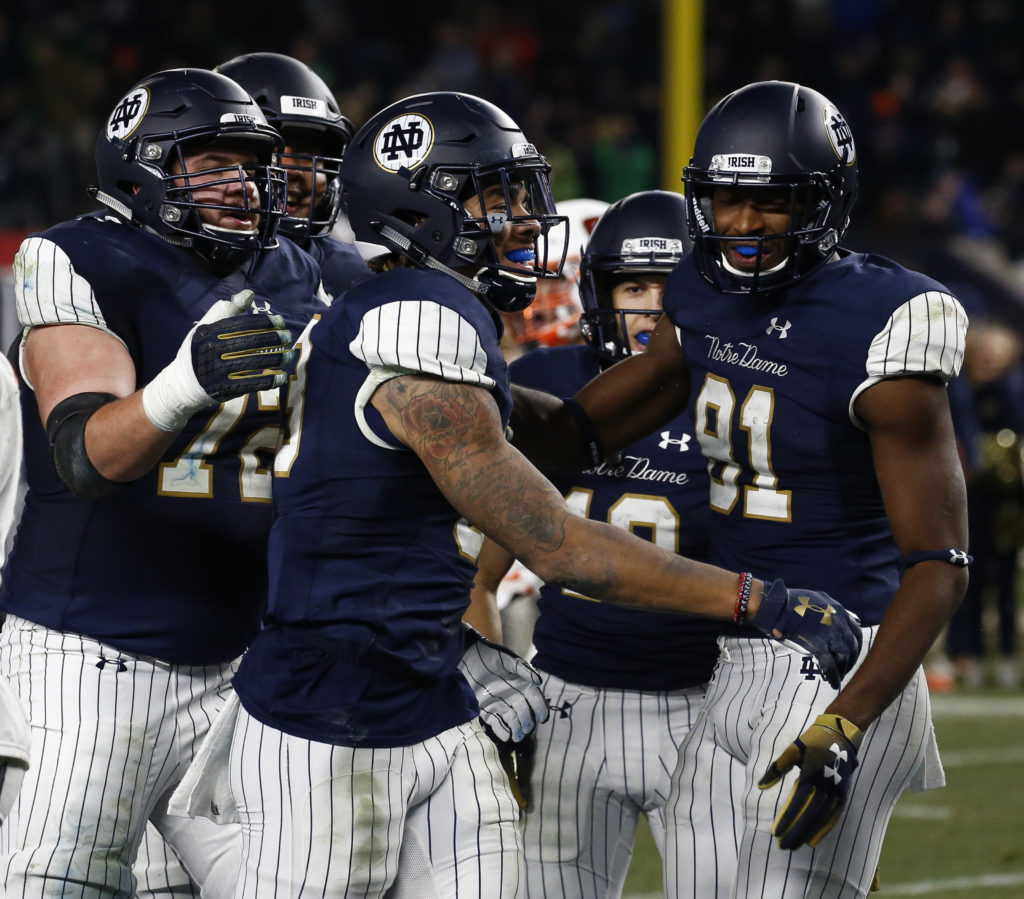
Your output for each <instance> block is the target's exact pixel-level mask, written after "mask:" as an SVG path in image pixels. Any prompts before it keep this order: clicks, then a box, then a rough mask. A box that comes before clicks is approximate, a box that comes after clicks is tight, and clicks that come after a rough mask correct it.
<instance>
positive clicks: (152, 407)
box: [142, 290, 295, 431]
mask: <svg viewBox="0 0 1024 899" xmlns="http://www.w3.org/2000/svg"><path fill="white" fill-rule="evenodd" d="M253 296H254V295H253V292H252V291H251V290H243V291H240V292H239V293H236V294H235V295H234V296H233V297H231V299H230V300H218V301H217V302H216V303H214V304H213V306H211V307H210V309H209V310H208V311H207V313H206V315H204V316H203V317H202V318H201V319H200V320H199V321H198V322H197V323H196V324H195V326H194V327H193V328H192V330H191V331H189V332H188V334H186V335H185V339H184V340H183V341H182V343H181V346H180V347H179V348H178V353H177V355H176V356H175V357H174V360H173V361H172V362H171V363H170V365H168V366H167V367H166V368H164V369H163V370H162V371H161V372H160V373H159V374H158V375H157V376H156V377H155V378H153V380H152V381H150V382H149V384H147V385H146V387H145V389H144V390H143V391H142V406H143V408H144V409H145V411H146V417H147V418H149V420H150V421H151V422H152V423H153V424H154V425H155V426H156V427H158V428H159V429H160V430H161V431H179V430H181V428H183V427H184V426H185V422H187V421H188V420H189V419H190V418H191V417H192V416H193V415H195V413H196V412H199V411H200V410H201V409H204V408H206V407H207V406H212V405H214V404H216V403H222V402H224V400H229V399H233V398H234V397H236V396H243V395H244V394H246V393H251V392H254V391H259V390H269V389H270V388H272V387H280V386H281V385H282V384H284V383H285V381H287V380H288V375H287V373H286V372H285V371H284V369H285V368H286V367H287V366H288V365H289V364H290V363H291V361H292V358H293V357H294V355H295V351H294V350H293V349H292V343H293V339H292V333H291V331H289V330H288V329H287V328H286V327H285V324H284V319H283V318H281V316H279V315H269V314H267V313H259V314H256V315H254V314H252V313H250V312H249V311H248V310H249V308H250V307H251V306H252V301H253Z"/></svg>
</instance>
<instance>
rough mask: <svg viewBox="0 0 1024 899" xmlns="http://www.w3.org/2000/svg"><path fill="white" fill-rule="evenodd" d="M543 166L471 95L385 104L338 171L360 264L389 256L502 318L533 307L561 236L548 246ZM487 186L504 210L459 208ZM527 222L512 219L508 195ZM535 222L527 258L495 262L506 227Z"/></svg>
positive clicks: (499, 115) (513, 130) (504, 121)
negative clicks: (459, 287)
mask: <svg viewBox="0 0 1024 899" xmlns="http://www.w3.org/2000/svg"><path fill="white" fill-rule="evenodd" d="M549 172H550V166H549V165H548V164H547V162H546V160H545V159H544V157H543V156H541V155H540V153H538V152H537V149H536V148H535V147H534V146H533V144H531V143H530V142H529V141H528V140H527V139H526V137H525V136H524V135H523V133H522V131H521V130H520V128H519V126H518V125H517V124H516V123H515V122H513V121H512V119H510V118H509V117H508V116H507V115H506V114H505V113H504V112H502V111H501V110H500V109H498V107H496V106H494V105H493V104H491V103H488V102H487V101H486V100H481V99H480V98H479V97H474V96H471V95H469V94H462V93H454V92H449V91H437V92H434V93H427V94H418V95H416V96H412V97H407V98H406V99H404V100H400V101H398V102H397V103H393V104H392V105H391V106H389V107H387V108H386V109H384V110H382V111H381V112H378V113H377V114H376V115H375V116H373V117H372V118H371V119H370V120H369V121H368V122H367V123H366V124H365V125H363V127H362V128H360V129H359V131H358V132H357V133H356V135H355V137H353V138H352V143H351V144H350V145H349V148H348V150H347V151H346V153H345V157H344V159H343V160H342V164H341V181H342V203H343V206H344V209H345V213H346V215H347V216H348V222H349V225H350V226H351V227H352V230H353V232H354V233H355V238H356V244H357V246H358V247H359V249H360V251H361V252H362V253H363V255H364V258H367V259H372V258H374V257H379V256H384V255H387V254H397V255H400V256H402V257H404V258H405V259H406V260H407V261H408V262H409V263H411V264H412V265H413V266H418V267H423V268H433V269H436V270H440V271H444V272H446V273H448V274H450V275H452V276H453V277H455V278H456V279H457V280H460V281H461V282H462V283H464V284H466V286H468V287H470V289H472V290H474V291H475V292H476V293H478V294H479V295H480V296H481V297H483V298H484V299H485V300H486V301H487V302H488V303H490V304H491V305H492V306H494V307H495V308H496V309H498V310H500V311H502V312H515V311H518V310H520V309H523V308H525V307H526V306H528V305H529V304H530V302H531V301H532V300H533V297H534V292H535V290H536V282H537V279H538V278H555V277H557V276H558V274H559V272H560V271H561V267H562V263H563V261H564V258H565V249H566V246H565V243H566V241H565V237H564V233H565V230H566V229H562V231H563V239H562V241H561V244H560V245H559V246H549V243H550V241H549V240H548V235H549V233H550V231H551V228H552V227H553V226H554V225H556V224H559V223H561V222H564V221H565V219H564V217H560V216H558V215H557V214H556V212H555V204H554V200H553V198H552V196H551V188H550V185H549V183H548V174H549ZM495 185H498V186H500V187H501V188H502V189H503V190H504V192H505V205H504V209H503V210H495V209H494V208H493V207H492V208H491V211H490V212H482V213H481V214H480V215H479V216H473V215H470V213H469V212H468V211H467V209H466V207H465V203H466V202H467V201H468V200H469V199H470V198H472V197H477V198H479V200H480V209H481V210H486V209H487V208H488V205H487V203H486V202H485V199H484V191H485V190H487V189H491V190H493V188H494V187H495ZM513 196H516V197H519V198H520V202H521V204H522V206H523V207H524V209H525V210H526V215H520V216H516V215H514V214H513V207H514V205H515V204H514V203H513V202H512V199H511V198H512V197H513ZM527 220H529V221H531V222H535V223H537V224H538V225H539V226H540V233H539V234H538V236H537V238H536V240H535V241H534V244H535V247H534V250H535V251H534V253H533V254H531V255H533V257H534V258H533V259H524V260H523V261H525V262H527V263H529V264H530V265H531V267H532V270H527V269H525V268H524V267H523V265H522V264H520V265H515V266H510V265H507V264H504V263H502V261H501V255H500V253H499V252H498V249H497V247H496V245H495V241H494V236H495V235H497V234H500V233H501V232H502V230H503V228H504V227H505V226H506V225H509V224H512V225H514V224H517V223H520V222H523V221H527Z"/></svg>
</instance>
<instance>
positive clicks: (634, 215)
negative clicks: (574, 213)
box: [580, 190, 690, 360]
mask: <svg viewBox="0 0 1024 899" xmlns="http://www.w3.org/2000/svg"><path fill="white" fill-rule="evenodd" d="M689 247H690V241H689V238H688V236H687V229H686V200H685V198H684V197H683V195H682V194H679V193H674V192H672V191H667V190H645V191H640V192H639V193H635V194H630V195H629V196H628V197H623V198H622V199H621V200H618V201H616V202H615V203H612V205H611V206H610V207H609V208H608V211H607V212H605V214H604V215H602V216H601V218H600V219H599V220H598V222H597V225H595V227H594V231H593V233H592V234H591V235H590V242H589V243H588V244H587V246H586V249H585V250H584V252H583V258H582V259H581V261H580V299H581V300H582V302H583V321H582V328H583V338H584V340H586V341H587V343H589V344H590V345H591V346H592V347H594V348H595V349H596V350H597V351H598V352H600V353H601V354H602V355H603V356H604V357H605V358H606V359H608V360H613V359H622V358H624V357H626V356H629V355H630V350H629V341H628V339H627V336H626V335H627V333H628V331H627V328H626V316H628V315H652V314H658V315H660V314H661V310H660V309H656V310H651V309H616V308H615V307H614V306H613V305H612V287H613V286H614V281H615V280H616V276H622V275H627V276H628V275H651V274H655V275H667V274H668V273H669V272H671V271H672V269H673V268H675V267H676V265H677V264H678V263H679V260H680V259H682V258H683V254H684V253H685V252H686V251H687V250H688V249H689Z"/></svg>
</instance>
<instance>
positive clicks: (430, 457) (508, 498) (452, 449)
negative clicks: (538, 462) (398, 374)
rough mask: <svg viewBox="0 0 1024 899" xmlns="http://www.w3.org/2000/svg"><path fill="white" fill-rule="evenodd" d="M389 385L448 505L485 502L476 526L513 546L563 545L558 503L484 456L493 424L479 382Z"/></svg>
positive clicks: (496, 429)
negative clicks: (481, 519)
mask: <svg viewBox="0 0 1024 899" xmlns="http://www.w3.org/2000/svg"><path fill="white" fill-rule="evenodd" d="M403 382H405V383H403ZM392 384H393V392H392V393H390V394H389V401H390V403H391V405H392V406H393V408H394V409H395V410H396V412H398V413H399V415H400V417H401V421H402V427H403V429H404V431H405V439H406V441H407V443H408V445H409V447H410V448H411V449H413V450H414V451H415V452H416V454H417V455H418V456H419V457H420V458H421V459H422V460H423V462H424V464H425V465H427V466H428V468H431V469H433V470H434V471H435V472H437V475H439V476H440V477H442V478H443V479H444V484H443V488H444V490H445V492H446V493H447V495H448V496H449V498H450V499H451V501H452V502H453V504H455V505H459V506H463V507H465V506H468V505H469V504H474V503H475V504H479V506H480V507H481V508H483V509H486V516H487V522H486V524H487V525H488V526H487V527H485V528H484V529H485V530H490V531H495V532H499V533H501V534H503V535H504V536H505V538H506V540H508V541H511V542H515V543H516V544H517V546H518V547H519V548H520V550H522V549H524V548H526V547H529V548H530V549H533V548H541V549H543V550H545V551H548V552H551V551H555V550H557V549H558V548H559V547H560V546H561V545H562V544H563V542H564V540H565V520H566V517H567V516H568V514H569V512H568V511H567V510H566V509H565V507H564V505H562V504H561V503H559V504H558V505H557V506H555V507H552V506H551V504H550V500H549V499H546V498H545V497H543V496H541V495H536V494H534V493H533V492H532V491H531V490H530V489H529V487H528V486H527V485H526V484H524V483H523V478H522V469H521V467H519V466H516V465H509V464H507V462H505V461H499V460H497V459H494V458H493V457H492V453H493V447H494V443H495V433H500V428H501V423H500V422H499V421H498V420H497V419H496V417H495V416H494V415H493V414H492V413H491V412H490V410H489V409H488V408H487V405H486V403H485V402H484V401H482V398H481V397H480V396H479V390H480V388H477V387H467V386H465V385H460V384H453V383H451V382H447V381H440V380H439V381H436V382H435V381H430V382H427V381H424V380H417V381H413V382H411V383H409V382H407V379H405V378H397V379H395V381H393V382H392ZM500 439H501V440H502V441H504V437H503V436H502V437H501V438H500ZM538 477H539V475H538ZM435 479H436V478H435ZM463 501H464V502H463ZM478 524H480V525H484V524H485V523H484V522H478Z"/></svg>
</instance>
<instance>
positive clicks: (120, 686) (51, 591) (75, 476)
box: [0, 69, 326, 897]
mask: <svg viewBox="0 0 1024 899" xmlns="http://www.w3.org/2000/svg"><path fill="white" fill-rule="evenodd" d="M281 148H282V142H281V137H280V135H278V133H277V132H276V131H275V130H274V129H273V128H271V127H270V125H269V124H268V123H267V122H266V120H265V119H264V117H263V114H262V113H261V112H260V110H259V107H258V106H257V105H256V104H255V103H254V102H253V100H252V98H251V97H250V96H249V95H248V94H247V93H246V92H245V91H244V90H243V89H242V88H241V87H239V86H238V85H237V84H236V83H235V82H233V81H231V80H230V79H229V78H226V77H225V76H223V75H217V74H213V73H211V72H207V71H203V70H198V69H175V70H169V71H163V72H158V73H156V74H154V75H151V76H149V77H147V78H144V79H143V80H141V81H140V82H138V83H137V84H136V85H134V86H133V87H132V88H131V89H130V90H129V91H127V92H126V93H125V95H124V96H123V97H122V98H121V99H120V100H119V102H118V103H117V104H116V105H115V106H114V107H113V110H112V112H111V113H110V116H109V117H108V119H107V121H106V123H105V125H104V127H103V128H102V129H101V130H100V133H99V135H98V138H97V142H96V168H97V176H98V177H97V186H96V187H95V188H93V190H92V193H93V196H94V197H95V199H96V200H97V201H99V203H100V204H102V206H103V207H104V208H103V209H102V210H101V211H98V212H94V213H90V214H87V215H84V216H81V217H79V218H77V219H74V220H72V221H68V222H63V223H61V224H58V225H55V226H54V227H52V228H49V229H48V230H46V231H44V232H43V233H41V234H36V235H32V236H30V237H28V238H27V239H26V240H25V241H24V242H23V243H22V245H21V247H20V249H19V251H18V254H17V257H16V260H15V283H16V299H17V309H18V316H19V320H20V323H21V325H22V328H23V332H22V340H21V346H20V363H21V370H22V371H23V372H24V375H25V378H24V382H23V383H22V385H21V392H22V408H23V431H24V450H25V452H24V455H25V468H26V476H27V483H28V491H27V495H26V497H25V508H24V512H23V514H22V516H21V520H20V522H19V526H18V532H17V539H16V541H15V545H14V548H13V549H12V551H11V555H10V557H9V559H8V563H7V567H6V569H5V573H4V579H3V584H2V587H0V609H2V610H3V611H4V612H6V616H7V617H6V622H5V623H4V626H3V631H2V633H0V675H3V676H5V677H7V678H8V679H9V680H10V682H11V683H12V685H13V686H14V688H15V691H16V692H17V693H18V695H19V697H20V698H21V700H22V702H23V703H24V705H25V706H26V708H27V709H29V710H30V721H31V728H32V734H33V753H34V754H33V757H32V759H31V762H32V764H31V767H30V768H29V770H28V772H27V773H26V776H25V781H24V785H23V788H22V790H21V793H20V794H19V797H18V799H17V801H16V802H15V804H14V806H13V809H12V811H11V814H10V816H9V817H8V819H7V820H6V821H5V822H4V826H3V827H2V828H0V870H2V871H3V877H4V883H5V889H6V891H7V892H8V893H11V894H14V893H17V894H18V895H20V896H26V897H32V896H51V895H56V894H61V893H64V892H67V891H71V892H76V893H82V892H84V893H86V894H96V895H100V894H103V895H114V894H117V895H130V894H132V893H133V892H134V890H135V882H134V879H133V877H132V869H131V866H132V860H133V858H134V856H135V851H136V848H137V846H138V845H139V841H140V839H141V837H142V833H143V828H144V826H145V824H146V822H147V821H152V822H153V823H154V824H155V825H156V827H157V829H158V830H159V831H160V832H161V833H162V834H163V836H164V837H166V839H167V842H168V843H169V844H170V845H171V847H172V848H173V851H174V852H176V853H177V855H178V856H179V857H180V858H181V860H182V861H183V862H184V864H185V866H186V868H187V869H188V871H189V872H190V874H191V875H192V877H193V878H194V880H195V881H196V882H197V883H199V884H202V885H203V886H204V889H205V890H206V891H208V892H207V893H206V895H210V896H218V895H220V896H225V895H229V894H230V892H231V891H232V890H233V886H234V881H235V877H236V875H237V865H238V852H239V849H240V837H239V833H238V829H237V827H234V828H217V827H215V826H214V825H212V824H211V822H209V821H206V820H199V821H193V820H190V819H187V818H175V817H171V816H169V815H167V814H166V812H165V806H166V803H167V799H168V797H169V794H170V792H171V791H172V789H173V788H174V786H175V785H176V783H177V782H178V780H179V779H180V778H181V776H182V773H183V772H184V770H185V768H186V766H187V765H188V764H189V762H190V761H191V760H192V757H193V755H194V754H195V751H196V747H197V745H198V743H199V741H200V740H201V738H202V737H203V735H204V734H205V732H206V730H207V728H208V727H209V725H210V722H211V720H212V719H213V717H214V715H215V714H216V713H217V711H218V709H219V708H220V707H221V705H222V704H223V702H224V699H225V696H226V695H227V693H228V692H229V688H230V680H231V677H232V675H233V673H234V670H235V667H236V664H237V658H238V656H239V655H240V654H241V652H242V650H243V649H244V648H245V646H246V644H247V643H248V641H249V640H250V639H251V638H252V636H253V634H254V633H255V631H256V628H257V625H258V621H259V614H260V610H261V608H262V605H263V603H264V601H265V597H266V541H267V533H268V531H269V529H270V522H271V505H270V500H271V493H270V470H269V467H268V463H269V461H270V455H269V454H270V453H272V451H273V448H274V447H275V446H276V443H277V435H278V430H279V429H278V417H277V390H276V387H277V386H278V385H280V384H281V383H283V381H284V380H285V378H286V377H287V375H286V374H285V366H286V365H287V364H288V361H289V358H290V356H291V346H292V343H293V338H292V332H294V333H296V334H297V333H298V332H299V331H300V330H301V329H302V327H303V326H304V325H305V323H306V322H307V321H308V320H309V319H310V318H311V317H312V316H313V315H314V314H316V313H318V312H320V311H322V310H323V309H325V308H326V306H325V303H324V300H325V299H326V298H325V296H324V295H323V294H322V291H321V290H320V274H319V269H318V268H317V266H316V264H315V263H314V262H313V261H312V260H311V259H310V257H309V256H308V255H306V254H305V253H303V252H302V251H301V250H299V249H298V248H297V247H295V246H294V245H292V244H291V243H289V242H287V241H280V242H279V241H278V240H277V236H276V233H277V227H278V223H279V221H280V218H281V216H282V215H283V213H284V195H285V174H284V172H283V171H282V170H281V169H280V168H279V167H278V166H277V154H278V153H279V152H280V150H281Z"/></svg>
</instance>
